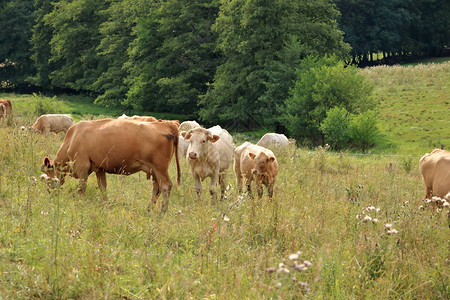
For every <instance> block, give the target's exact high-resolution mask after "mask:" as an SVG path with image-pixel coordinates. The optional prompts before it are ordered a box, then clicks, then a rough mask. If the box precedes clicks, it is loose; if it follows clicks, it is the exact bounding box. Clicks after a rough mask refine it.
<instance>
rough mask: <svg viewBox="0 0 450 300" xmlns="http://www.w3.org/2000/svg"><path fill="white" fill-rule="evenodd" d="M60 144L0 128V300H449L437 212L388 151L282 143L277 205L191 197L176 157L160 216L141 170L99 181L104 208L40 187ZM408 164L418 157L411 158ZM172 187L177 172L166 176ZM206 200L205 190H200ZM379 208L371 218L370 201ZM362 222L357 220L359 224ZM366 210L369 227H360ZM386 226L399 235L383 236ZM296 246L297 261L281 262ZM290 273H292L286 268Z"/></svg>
mask: <svg viewBox="0 0 450 300" xmlns="http://www.w3.org/2000/svg"><path fill="white" fill-rule="evenodd" d="M62 138H63V135H55V134H52V135H50V136H48V137H45V136H41V135H36V134H34V133H31V132H27V131H21V130H20V129H19V128H17V127H15V128H11V127H9V128H1V129H0V140H1V141H5V142H4V143H0V162H1V165H2V168H0V220H1V222H0V226H1V227H0V295H2V297H4V298H63V299H65V298H90V299H93V298H95V299H97V298H129V299H149V298H178V299H186V298H193V299H205V298H206V299H218V298H219V299H230V298H232V299H236V298H239V299H241V298H253V299H254V298H283V299H284V298H302V297H306V298H338V299H345V298H358V299H360V298H380V299H384V298H402V299H404V298H418V299H428V298H435V299H445V298H446V297H448V295H449V293H450V291H449V287H448V280H449V278H448V277H449V274H448V270H447V269H448V236H449V234H450V230H449V227H448V220H447V216H446V215H445V213H443V212H440V213H436V212H431V211H430V210H428V209H427V210H420V209H419V206H420V205H422V204H423V203H422V200H421V198H422V197H423V195H424V190H423V187H422V182H421V178H420V175H419V174H418V170H417V168H412V169H411V170H409V171H407V170H405V167H404V158H403V157H397V156H350V155H345V154H344V155H341V156H339V155H335V154H333V153H329V152H328V151H326V150H324V149H322V150H320V151H319V152H316V151H304V150H301V149H295V148H290V149H289V150H288V151H285V152H280V153H278V160H279V162H280V165H281V172H280V174H279V178H278V182H277V186H276V189H275V197H274V200H273V201H272V202H268V200H267V195H266V194H265V195H264V197H263V199H261V200H258V199H249V198H247V197H238V195H237V193H236V190H235V182H234V175H233V174H232V172H231V170H229V171H228V174H227V178H228V183H229V184H231V187H230V189H229V190H228V192H227V194H226V199H224V200H223V201H221V202H219V203H218V204H216V205H211V204H210V203H209V201H206V200H207V199H206V198H207V197H205V202H202V203H200V202H198V200H197V198H196V195H195V191H194V189H193V186H194V185H193V180H192V178H191V176H190V174H189V171H188V166H187V164H186V162H184V161H183V162H182V168H183V174H182V175H183V176H182V180H183V181H182V184H181V186H180V187H175V188H174V190H173V192H172V195H171V198H170V205H169V210H168V212H167V213H166V214H161V213H160V212H159V211H158V210H150V211H149V210H147V207H148V205H149V202H150V195H151V183H150V182H149V181H147V180H146V178H145V175H144V174H135V175H131V176H128V177H127V176H117V175H108V184H109V185H108V195H109V202H107V203H106V202H103V200H102V195H101V191H100V190H98V188H97V184H96V180H95V179H94V178H90V180H89V184H88V188H87V192H86V195H85V196H80V195H78V194H77V192H76V188H77V184H78V182H77V180H75V179H68V180H67V182H66V184H65V185H64V186H63V187H62V188H60V189H59V190H55V191H52V192H50V193H49V192H47V190H46V188H45V186H44V184H43V183H41V182H36V181H35V178H38V176H39V173H40V171H39V166H40V162H41V159H42V157H43V156H44V155H47V154H51V156H52V158H53V157H54V154H55V153H56V151H57V149H58V147H59V145H60V144H61V141H62ZM417 160H418V158H417V159H416V163H417ZM170 174H171V178H172V179H174V178H175V174H176V172H175V166H174V164H173V165H172V166H171V169H170ZM204 193H205V195H206V194H207V191H206V189H205V191H204ZM372 205H373V206H375V207H377V208H380V211H378V212H376V211H375V210H372V211H368V210H366V208H367V207H368V206H372ZM358 215H359V216H360V217H359V218H357V216H358ZM365 215H370V216H371V218H373V219H378V223H373V222H364V221H363V218H364V217H365ZM386 223H392V224H393V226H394V228H395V229H396V230H398V233H397V234H387V232H386V230H385V228H384V225H385V224H386ZM298 251H301V252H302V253H301V254H300V258H299V260H298V261H297V263H298V264H299V265H300V264H301V263H302V261H304V260H305V261H309V262H311V266H309V267H308V268H307V269H306V270H303V271H299V270H297V269H296V268H295V267H294V261H292V260H290V259H289V258H288V256H289V255H290V254H294V253H297V252H298ZM280 263H283V264H284V265H285V266H284V267H280V265H279V264H280ZM285 269H287V270H288V271H289V273H287V272H286V270H285Z"/></svg>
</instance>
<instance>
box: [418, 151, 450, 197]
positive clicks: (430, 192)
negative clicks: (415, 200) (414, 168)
mask: <svg viewBox="0 0 450 300" xmlns="http://www.w3.org/2000/svg"><path fill="white" fill-rule="evenodd" d="M419 168H420V172H421V173H422V177H423V181H424V183H425V198H426V199H431V198H432V197H433V196H436V197H439V198H442V199H444V198H445V196H446V195H447V194H448V193H449V192H450V152H448V151H446V150H441V149H434V150H433V151H432V152H431V153H426V154H425V155H424V156H422V158H421V159H420V161H419Z"/></svg>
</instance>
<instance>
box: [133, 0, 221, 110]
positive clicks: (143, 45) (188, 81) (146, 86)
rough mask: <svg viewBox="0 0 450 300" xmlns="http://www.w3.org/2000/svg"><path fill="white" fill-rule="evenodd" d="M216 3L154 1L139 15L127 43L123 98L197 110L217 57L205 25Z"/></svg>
mask: <svg viewBox="0 0 450 300" xmlns="http://www.w3.org/2000/svg"><path fill="white" fill-rule="evenodd" d="M217 12H218V4H217V3H216V1H206V0H189V1H188V0H169V1H164V2H159V3H158V4H157V5H155V7H154V8H153V9H152V10H151V11H150V13H149V14H148V15H147V16H146V17H145V18H144V19H142V20H141V21H140V23H139V26H138V28H137V39H136V41H135V42H134V43H133V45H132V47H131V48H130V63H129V66H130V69H129V70H130V77H129V78H128V82H130V90H129V91H128V93H127V101H126V103H128V104H131V105H133V106H134V107H137V108H140V107H142V108H145V109H147V110H159V111H183V113H186V114H192V113H195V112H196V111H197V101H198V95H200V94H204V93H205V92H206V88H207V86H206V83H207V82H209V81H211V80H212V78H213V75H214V72H215V70H216V66H217V64H218V62H219V57H218V56H217V55H216V54H215V53H214V46H215V38H216V37H215V34H214V33H213V32H212V31H211V26H212V24H213V23H214V20H215V19H216V16H217Z"/></svg>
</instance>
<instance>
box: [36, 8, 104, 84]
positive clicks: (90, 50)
mask: <svg viewBox="0 0 450 300" xmlns="http://www.w3.org/2000/svg"><path fill="white" fill-rule="evenodd" d="M105 6H106V4H105V2H104V1H97V0H61V1H60V2H56V3H54V9H53V10H52V12H50V13H49V14H47V15H46V16H45V17H44V20H45V23H46V24H47V25H49V26H51V28H52V30H53V36H52V39H51V41H50V46H51V58H50V60H49V62H50V63H53V64H54V67H55V68H54V70H53V71H52V72H51V74H50V78H51V80H52V84H53V85H54V86H55V87H58V88H68V89H72V90H76V91H93V90H94V87H93V84H94V82H96V80H97V78H98V77H99V76H101V74H102V73H103V71H104V70H102V68H101V67H102V64H101V62H100V58H99V56H98V55H97V47H98V46H99V43H100V38H101V36H100V32H99V26H100V24H101V23H102V21H103V18H102V16H101V15H100V14H99V11H101V10H104V9H105Z"/></svg>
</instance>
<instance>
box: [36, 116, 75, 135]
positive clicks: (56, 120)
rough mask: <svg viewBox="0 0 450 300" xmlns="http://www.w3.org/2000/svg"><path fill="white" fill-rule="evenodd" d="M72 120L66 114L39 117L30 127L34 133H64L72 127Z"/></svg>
mask: <svg viewBox="0 0 450 300" xmlns="http://www.w3.org/2000/svg"><path fill="white" fill-rule="evenodd" d="M73 124H74V123H73V119H72V116H71V115H67V114H47V115H42V116H40V117H39V118H38V119H37V120H36V122H35V123H34V124H33V126H31V129H32V130H33V131H35V132H39V133H45V134H49V133H50V132H56V133H58V132H66V131H67V130H68V129H69V128H70V126H72V125H73Z"/></svg>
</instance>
